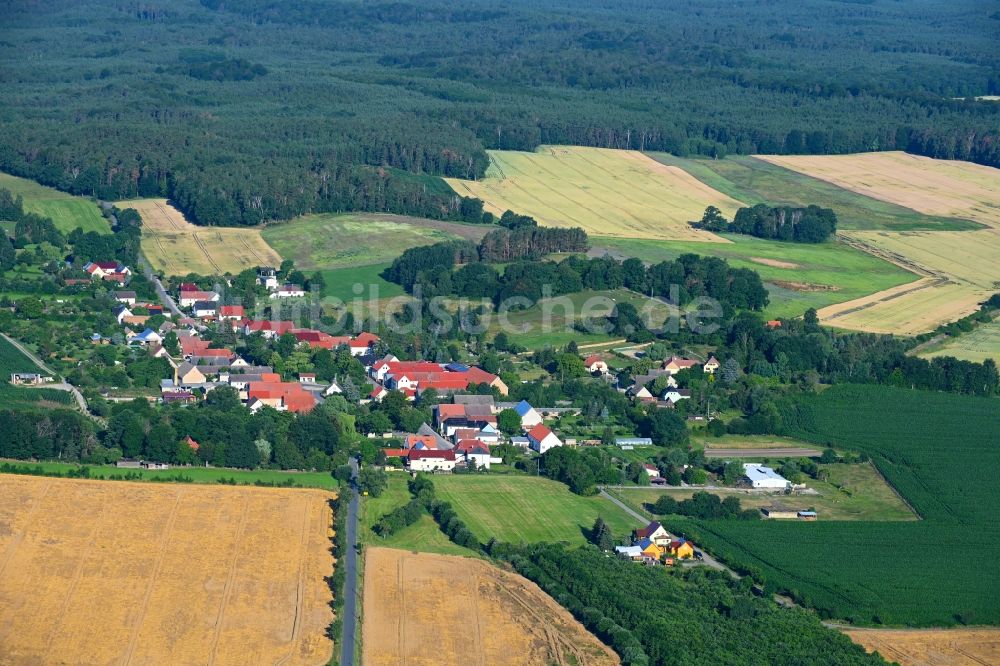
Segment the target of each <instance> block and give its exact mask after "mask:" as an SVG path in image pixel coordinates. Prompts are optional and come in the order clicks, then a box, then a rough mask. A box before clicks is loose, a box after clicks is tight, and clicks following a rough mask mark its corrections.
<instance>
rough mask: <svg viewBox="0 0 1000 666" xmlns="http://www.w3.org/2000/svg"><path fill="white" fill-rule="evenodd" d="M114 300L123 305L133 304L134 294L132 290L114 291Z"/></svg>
mask: <svg viewBox="0 0 1000 666" xmlns="http://www.w3.org/2000/svg"><path fill="white" fill-rule="evenodd" d="M115 300H116V301H118V302H119V303H124V304H125V305H135V301H136V295H135V292H134V291H116V292H115Z"/></svg>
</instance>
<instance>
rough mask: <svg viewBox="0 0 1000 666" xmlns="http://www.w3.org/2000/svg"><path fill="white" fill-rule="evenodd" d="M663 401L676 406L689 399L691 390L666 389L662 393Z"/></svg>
mask: <svg viewBox="0 0 1000 666" xmlns="http://www.w3.org/2000/svg"><path fill="white" fill-rule="evenodd" d="M663 399H664V400H667V401H669V402H670V404H672V405H676V404H677V403H678V402H680V401H681V400H690V399H691V389H682V388H668V389H667V390H666V391H664V392H663Z"/></svg>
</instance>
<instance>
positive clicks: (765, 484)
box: [742, 463, 792, 490]
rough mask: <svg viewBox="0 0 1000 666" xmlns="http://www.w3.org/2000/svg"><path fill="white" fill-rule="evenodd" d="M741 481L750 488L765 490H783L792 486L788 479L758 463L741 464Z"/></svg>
mask: <svg viewBox="0 0 1000 666" xmlns="http://www.w3.org/2000/svg"><path fill="white" fill-rule="evenodd" d="M742 481H743V482H744V483H746V484H748V485H749V486H750V487H751V488H762V489H766V490H785V489H786V488H789V487H791V485H792V484H791V482H790V481H788V479H786V478H785V477H783V476H781V475H780V474H778V473H777V472H775V471H774V470H773V469H771V468H770V467H767V466H766V465H761V464H759V463H743V479H742Z"/></svg>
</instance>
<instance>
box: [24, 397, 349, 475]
mask: <svg viewBox="0 0 1000 666" xmlns="http://www.w3.org/2000/svg"><path fill="white" fill-rule="evenodd" d="M67 395H69V394H67ZM5 462H8V463H9V464H11V465H14V466H16V467H22V468H26V469H35V468H36V467H41V468H42V469H43V470H45V472H46V473H49V474H62V475H65V474H67V473H68V472H71V471H73V470H78V469H80V467H81V465H78V464H75V463H60V462H38V463H33V462H32V463H29V462H24V461H23V460H9V461H5ZM83 466H84V467H87V468H89V470H90V477H89V478H92V479H94V478H101V477H104V478H110V477H111V476H112V475H117V476H122V475H125V474H128V473H130V472H131V473H136V474H139V475H140V476H141V478H140V479H138V480H140V481H156V482H168V481H172V480H175V479H176V478H177V477H178V476H183V477H186V478H189V479H191V481H192V482H193V483H218V482H219V480H221V479H226V480H229V479H235V480H236V483H237V484H239V485H253V484H254V483H256V482H257V481H260V482H262V483H275V484H281V483H287V482H288V481H289V480H290V481H291V482H293V483H295V484H296V485H298V486H302V487H304V488H323V489H326V490H334V489H336V488H337V480H336V479H334V478H333V475H331V474H330V473H329V472H284V471H281V470H270V469H258V470H238V469H222V468H217V467H171V468H170V469H163V470H149V469H141V470H137V469H119V468H117V467H115V466H114V465H83ZM130 480H137V479H130Z"/></svg>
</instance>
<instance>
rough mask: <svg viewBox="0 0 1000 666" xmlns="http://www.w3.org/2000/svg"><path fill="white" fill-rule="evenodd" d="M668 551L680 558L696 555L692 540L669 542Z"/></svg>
mask: <svg viewBox="0 0 1000 666" xmlns="http://www.w3.org/2000/svg"><path fill="white" fill-rule="evenodd" d="M667 552H668V553H670V554H671V555H673V556H674V557H676V558H677V559H680V560H685V559H688V558H691V557H694V547H693V546H692V545H691V542H689V541H685V540H684V539H678V540H677V541H671V542H670V543H669V544H667Z"/></svg>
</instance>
